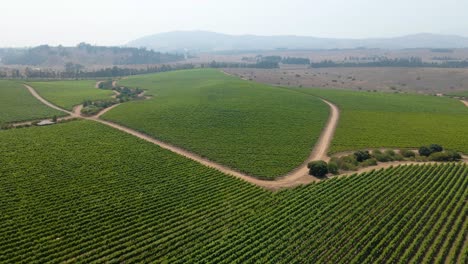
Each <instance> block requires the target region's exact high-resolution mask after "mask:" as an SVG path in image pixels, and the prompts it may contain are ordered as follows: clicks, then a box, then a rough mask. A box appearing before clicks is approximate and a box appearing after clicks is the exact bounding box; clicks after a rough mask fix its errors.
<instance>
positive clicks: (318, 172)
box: [307, 160, 328, 177]
mask: <svg viewBox="0 0 468 264" xmlns="http://www.w3.org/2000/svg"><path fill="white" fill-rule="evenodd" d="M307 168H309V174H310V175H313V176H316V177H323V176H325V175H327V173H328V165H327V163H326V162H325V161H323V160H317V161H312V162H310V163H309V164H307Z"/></svg>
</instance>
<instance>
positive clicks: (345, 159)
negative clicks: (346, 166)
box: [340, 155, 359, 166]
mask: <svg viewBox="0 0 468 264" xmlns="http://www.w3.org/2000/svg"><path fill="white" fill-rule="evenodd" d="M340 162H342V163H350V164H353V165H354V166H357V165H359V162H358V161H357V160H356V157H355V156H354V155H347V156H343V157H341V158H340Z"/></svg>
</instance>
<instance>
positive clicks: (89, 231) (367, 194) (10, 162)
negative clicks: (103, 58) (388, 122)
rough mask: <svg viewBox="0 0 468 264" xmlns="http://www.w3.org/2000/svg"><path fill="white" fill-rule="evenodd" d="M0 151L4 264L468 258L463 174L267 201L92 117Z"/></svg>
mask: <svg viewBox="0 0 468 264" xmlns="http://www.w3.org/2000/svg"><path fill="white" fill-rule="evenodd" d="M0 149H2V155H0V164H2V166H0V199H1V201H2V203H0V208H1V210H0V211H1V212H2V213H1V214H0V262H1V263H32V262H37V263H44V262H54V263H57V262H83V263H91V262H112V263H114V262H119V263H120V262H127V263H135V262H147V263H148V262H169V263H194V262H208V263H234V262H237V263H254V262H263V263H265V262H276V263H300V262H313V263H383V262H393V263H407V262H414V263H434V262H436V263H445V262H447V263H466V261H467V260H468V259H467V258H468V248H467V247H466V241H465V240H466V237H467V234H468V218H467V212H468V206H467V204H466V200H467V199H468V188H466V186H467V184H468V177H467V175H468V167H467V166H466V165H462V164H446V165H424V166H404V167H394V168H391V169H388V170H379V171H374V172H369V173H366V174H361V175H355V176H350V177H342V178H334V179H331V180H328V181H323V182H321V183H317V184H312V185H308V186H304V187H299V188H296V189H292V190H285V191H280V192H268V191H265V190H263V189H260V188H258V187H255V186H253V185H250V184H248V183H246V182H243V181H241V180H238V179H235V178H233V177H230V176H227V175H223V174H222V173H219V172H217V171H215V170H212V169H208V168H206V167H203V166H201V165H199V164H197V163H195V162H192V161H190V160H187V159H185V158H183V157H180V156H178V155H175V154H173V153H170V152H168V151H165V150H163V149H160V148H158V147H155V146H154V145H152V144H150V143H147V142H145V141H142V140H139V139H137V138H135V137H133V136H130V135H127V134H124V133H121V132H119V131H117V130H114V129H112V128H109V127H106V126H103V125H101V124H98V123H95V122H91V121H73V122H69V123H64V124H59V125H55V126H50V127H33V128H25V129H15V130H7V131H0Z"/></svg>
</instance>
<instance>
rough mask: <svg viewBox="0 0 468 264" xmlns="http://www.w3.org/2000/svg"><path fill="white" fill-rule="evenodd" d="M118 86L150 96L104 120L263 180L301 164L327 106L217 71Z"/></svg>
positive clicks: (164, 75) (173, 74) (128, 81)
mask: <svg viewBox="0 0 468 264" xmlns="http://www.w3.org/2000/svg"><path fill="white" fill-rule="evenodd" d="M119 84H121V85H125V86H129V87H134V88H135V87H139V88H143V89H146V90H147V94H148V95H152V96H153V97H152V98H151V99H150V100H145V101H135V102H129V103H125V104H122V105H120V106H119V107H117V108H115V109H113V110H112V111H110V112H108V113H106V114H105V115H104V116H103V118H104V119H107V120H111V121H113V122H116V123H120V124H123V125H125V126H128V127H131V128H134V129H136V130H139V131H141V132H144V133H146V134H149V135H151V136H153V137H155V138H158V139H161V140H163V141H166V142H169V143H172V144H174V145H177V146H181V147H182V148H185V149H188V150H191V151H193V152H195V153H197V154H199V155H202V156H205V157H207V158H209V159H211V160H213V161H216V162H219V163H222V164H224V165H227V166H230V167H232V168H234V169H238V170H240V171H243V172H247V173H249V174H252V175H255V176H257V177H261V178H266V179H272V178H274V177H276V176H278V175H283V174H286V173H287V172H289V171H291V170H292V169H294V168H295V167H297V166H298V165H300V164H301V163H302V162H304V160H305V159H306V158H307V157H308V156H309V154H310V152H311V150H312V148H313V146H314V145H315V142H316V140H317V138H318V137H319V135H320V133H321V131H322V129H323V126H324V124H325V123H326V120H327V119H328V112H329V108H328V106H327V105H326V104H325V103H323V102H322V101H320V100H319V99H318V98H316V97H314V96H304V95H303V94H299V93H297V92H294V91H289V90H285V89H278V88H275V87H271V86H267V85H262V84H256V83H252V82H247V81H243V80H239V79H237V78H234V77H230V76H227V75H225V74H223V73H221V72H219V71H217V70H190V71H177V72H169V73H160V74H153V75H143V76H134V77H129V78H128V79H125V80H123V81H121V82H119Z"/></svg>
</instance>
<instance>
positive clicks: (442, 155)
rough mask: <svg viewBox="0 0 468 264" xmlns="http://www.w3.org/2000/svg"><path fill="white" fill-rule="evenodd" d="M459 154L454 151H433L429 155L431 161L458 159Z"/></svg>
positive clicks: (459, 157)
mask: <svg viewBox="0 0 468 264" xmlns="http://www.w3.org/2000/svg"><path fill="white" fill-rule="evenodd" d="M461 158H462V157H461V155H460V154H459V153H457V152H455V151H450V150H448V151H443V152H434V153H432V154H431V155H430V156H429V160H432V161H459V160H460V159H461Z"/></svg>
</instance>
